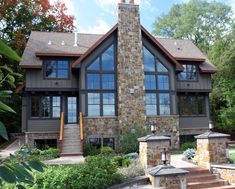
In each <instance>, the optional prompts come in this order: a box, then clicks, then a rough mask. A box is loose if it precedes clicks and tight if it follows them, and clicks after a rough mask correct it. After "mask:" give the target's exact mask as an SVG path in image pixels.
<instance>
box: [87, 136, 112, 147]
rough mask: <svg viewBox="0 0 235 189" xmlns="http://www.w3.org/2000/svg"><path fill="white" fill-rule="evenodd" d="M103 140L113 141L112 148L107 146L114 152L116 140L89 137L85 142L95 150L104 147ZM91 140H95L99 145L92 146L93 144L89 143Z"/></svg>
mask: <svg viewBox="0 0 235 189" xmlns="http://www.w3.org/2000/svg"><path fill="white" fill-rule="evenodd" d="M105 139H112V140H113V145H112V146H108V145H107V146H108V147H111V148H113V149H114V150H115V143H116V140H115V137H99V136H97V137H96V136H94V137H89V138H88V139H87V142H88V143H90V144H91V145H93V146H95V147H96V148H97V149H99V148H102V147H106V146H104V140H105ZM91 140H96V141H98V142H99V143H97V144H98V145H95V144H92V143H93V142H91Z"/></svg>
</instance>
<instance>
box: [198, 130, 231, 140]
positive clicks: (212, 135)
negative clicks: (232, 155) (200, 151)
mask: <svg viewBox="0 0 235 189" xmlns="http://www.w3.org/2000/svg"><path fill="white" fill-rule="evenodd" d="M229 137H230V135H228V134H224V133H217V132H212V131H207V132H205V133H203V134H201V135H197V136H195V138H196V139H208V138H229Z"/></svg>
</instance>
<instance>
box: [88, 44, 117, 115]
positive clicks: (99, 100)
mask: <svg viewBox="0 0 235 189" xmlns="http://www.w3.org/2000/svg"><path fill="white" fill-rule="evenodd" d="M114 54H115V53H114V45H111V46H110V47H108V48H107V49H106V50H105V51H104V52H103V53H102V54H101V55H100V56H98V57H97V58H96V59H95V60H94V61H93V62H92V63H91V64H89V65H88V66H87V68H86V88H87V91H88V92H87V114H88V116H115V115H116V81H115V78H116V64H115V58H114V57H115V56H114Z"/></svg>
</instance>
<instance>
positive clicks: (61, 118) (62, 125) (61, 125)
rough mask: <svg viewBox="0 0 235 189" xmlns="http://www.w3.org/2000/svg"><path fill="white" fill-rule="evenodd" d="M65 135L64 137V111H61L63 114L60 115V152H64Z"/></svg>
mask: <svg viewBox="0 0 235 189" xmlns="http://www.w3.org/2000/svg"><path fill="white" fill-rule="evenodd" d="M63 137H64V112H61V116H60V152H62V145H63Z"/></svg>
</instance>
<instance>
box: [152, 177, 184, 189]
mask: <svg viewBox="0 0 235 189" xmlns="http://www.w3.org/2000/svg"><path fill="white" fill-rule="evenodd" d="M155 179H156V178H155V177H153V176H150V175H149V180H150V182H151V183H152V186H153V187H155V188H159V187H162V188H164V189H180V178H179V177H178V176H175V175H172V176H167V177H159V178H157V182H156V180H155Z"/></svg>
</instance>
